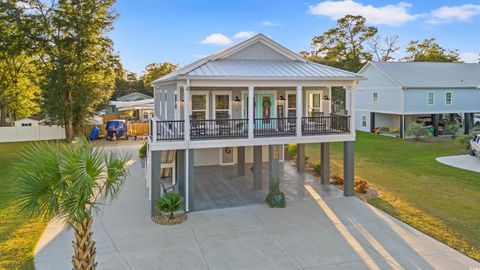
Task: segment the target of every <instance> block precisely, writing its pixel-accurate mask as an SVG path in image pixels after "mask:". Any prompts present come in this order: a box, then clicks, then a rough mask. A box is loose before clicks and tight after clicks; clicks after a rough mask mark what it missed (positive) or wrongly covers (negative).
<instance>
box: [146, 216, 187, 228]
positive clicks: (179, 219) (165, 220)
mask: <svg viewBox="0 0 480 270" xmlns="http://www.w3.org/2000/svg"><path fill="white" fill-rule="evenodd" d="M187 218H188V216H187V214H185V213H178V214H174V217H173V219H169V215H161V216H155V217H153V218H152V220H153V221H155V223H158V224H160V225H176V224H180V223H183V222H185V221H186V220H187Z"/></svg>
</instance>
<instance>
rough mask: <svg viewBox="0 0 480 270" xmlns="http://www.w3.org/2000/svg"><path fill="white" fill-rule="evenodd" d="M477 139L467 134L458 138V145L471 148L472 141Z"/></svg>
mask: <svg viewBox="0 0 480 270" xmlns="http://www.w3.org/2000/svg"><path fill="white" fill-rule="evenodd" d="M473 139H475V135H473V134H465V135H462V136H460V137H458V138H457V143H459V144H461V145H463V146H465V148H466V149H469V148H470V140H473Z"/></svg>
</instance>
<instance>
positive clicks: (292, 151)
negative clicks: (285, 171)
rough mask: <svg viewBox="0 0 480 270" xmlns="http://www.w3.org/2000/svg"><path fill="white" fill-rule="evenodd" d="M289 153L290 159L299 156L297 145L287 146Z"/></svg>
mask: <svg viewBox="0 0 480 270" xmlns="http://www.w3.org/2000/svg"><path fill="white" fill-rule="evenodd" d="M287 153H288V156H290V157H292V158H293V157H295V156H296V155H297V145H296V144H289V145H288V146H287Z"/></svg>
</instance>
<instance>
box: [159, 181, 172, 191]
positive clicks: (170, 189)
mask: <svg viewBox="0 0 480 270" xmlns="http://www.w3.org/2000/svg"><path fill="white" fill-rule="evenodd" d="M160 185H161V186H162V192H163V193H169V192H174V191H175V186H174V185H171V186H169V187H165V185H164V184H163V183H160Z"/></svg>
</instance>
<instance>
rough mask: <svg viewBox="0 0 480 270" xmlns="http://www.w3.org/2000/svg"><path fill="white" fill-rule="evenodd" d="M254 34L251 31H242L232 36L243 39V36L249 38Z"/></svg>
mask: <svg viewBox="0 0 480 270" xmlns="http://www.w3.org/2000/svg"><path fill="white" fill-rule="evenodd" d="M254 35H255V33H254V32H252V31H242V32H238V33H236V34H235V36H233V38H236V39H244V38H251V37H253V36H254Z"/></svg>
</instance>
